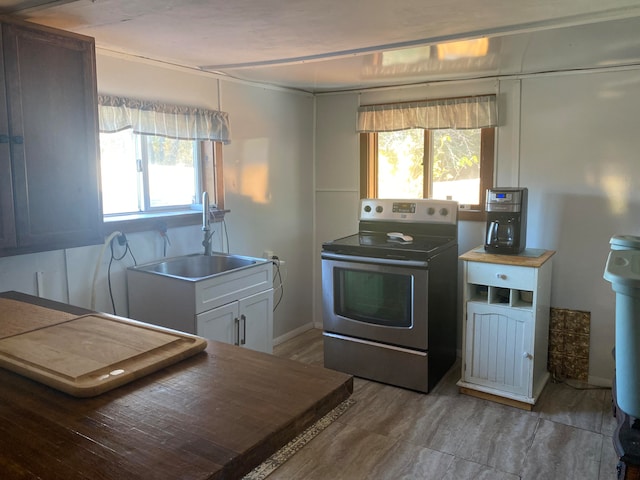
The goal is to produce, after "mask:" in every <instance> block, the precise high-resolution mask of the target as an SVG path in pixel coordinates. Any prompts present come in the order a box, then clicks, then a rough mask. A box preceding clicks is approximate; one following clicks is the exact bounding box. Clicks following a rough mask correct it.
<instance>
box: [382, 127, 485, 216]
mask: <svg viewBox="0 0 640 480" xmlns="http://www.w3.org/2000/svg"><path fill="white" fill-rule="evenodd" d="M425 136H426V137H427V138H426V139H425ZM425 140H428V141H427V142H426V143H427V145H428V151H427V152H426V155H425ZM480 149H481V130H480V129H472V130H448V129H447V130H431V131H426V130H423V129H412V130H402V131H398V132H380V133H378V170H377V171H378V176H377V177H378V178H377V181H378V198H425V197H430V198H436V199H442V200H446V199H448V198H450V199H452V200H456V201H457V202H458V203H461V204H469V205H478V204H479V203H480V153H481V150H480ZM425 166H428V167H429V168H428V170H426V172H425ZM425 173H426V178H427V183H426V185H425ZM425 190H426V191H425Z"/></svg>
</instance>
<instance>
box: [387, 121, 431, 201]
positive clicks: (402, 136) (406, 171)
mask: <svg viewBox="0 0 640 480" xmlns="http://www.w3.org/2000/svg"><path fill="white" fill-rule="evenodd" d="M423 159H424V130H421V129H420V130H418V129H413V130H402V131H399V132H381V133H378V198H423V196H424V195H423V190H424V188H423V186H424V168H423Z"/></svg>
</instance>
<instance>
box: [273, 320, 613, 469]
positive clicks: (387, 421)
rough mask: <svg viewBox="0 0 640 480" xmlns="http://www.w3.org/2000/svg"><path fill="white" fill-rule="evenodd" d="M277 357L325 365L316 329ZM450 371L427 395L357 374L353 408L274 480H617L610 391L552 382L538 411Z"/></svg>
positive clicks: (285, 346) (278, 351)
mask: <svg viewBox="0 0 640 480" xmlns="http://www.w3.org/2000/svg"><path fill="white" fill-rule="evenodd" d="M274 353H275V354H276V355H278V356H281V357H287V358H291V359H294V360H298V361H301V362H305V363H311V364H317V365H322V362H323V359H322V334H321V331H320V330H310V331H308V332H305V333H303V334H302V335H299V336H298V337H296V338H294V339H291V340H289V341H287V342H285V343H283V344H281V345H278V346H277V347H276V348H275V349H274ZM459 371H460V370H459V366H454V368H453V369H451V371H449V373H448V374H447V375H446V376H445V378H444V379H443V380H442V381H441V382H440V383H439V384H438V385H437V386H436V388H435V389H434V390H433V391H432V392H430V393H429V394H426V395H425V394H421V393H417V392H412V391H409V390H404V389H401V388H396V387H392V386H389V385H383V384H379V383H376V382H371V381H367V380H363V379H359V378H356V379H355V382H354V385H355V388H354V393H353V396H352V398H353V399H355V400H356V404H355V405H354V406H352V407H351V408H350V409H349V410H348V411H347V412H346V413H345V414H344V415H342V416H341V417H340V418H338V420H337V421H335V422H334V423H333V424H331V425H330V426H329V427H328V428H327V429H326V430H324V431H323V432H322V433H320V434H319V435H318V436H317V437H316V438H315V439H313V440H312V441H311V442H310V443H309V444H307V445H306V446H305V447H304V448H302V449H301V450H300V451H299V452H298V453H296V454H295V455H294V456H293V457H292V458H291V459H290V460H288V461H287V462H286V463H285V464H284V465H283V466H281V467H280V468H279V469H277V470H276V471H275V472H274V473H272V474H271V475H270V476H269V478H268V480H282V479H331V480H342V479H348V480H356V479H379V480H386V479H394V480H395V479H446V480H453V479H455V480H467V479H468V480H471V479H473V480H478V479H481V480H482V479H486V480H516V479H522V480H555V479H563V480H565V479H566V480H568V479H576V480H615V479H616V463H617V458H616V455H615V452H614V450H613V444H612V439H611V436H612V434H613V431H614V429H615V426H616V422H615V419H614V418H613V417H612V414H611V391H610V390H608V389H590V390H577V389H575V388H572V387H570V386H567V385H565V384H556V383H550V384H548V385H547V386H546V388H545V390H544V392H543V393H542V395H541V398H540V400H539V402H538V404H537V405H536V406H535V407H534V409H533V411H532V412H527V411H524V410H521V409H517V408H514V407H508V406H504V405H500V404H497V403H493V402H490V401H487V400H481V399H478V398H475V397H470V396H467V395H462V394H459V393H458V388H457V387H456V385H455V383H456V381H457V380H458V379H459V377H460V375H459Z"/></svg>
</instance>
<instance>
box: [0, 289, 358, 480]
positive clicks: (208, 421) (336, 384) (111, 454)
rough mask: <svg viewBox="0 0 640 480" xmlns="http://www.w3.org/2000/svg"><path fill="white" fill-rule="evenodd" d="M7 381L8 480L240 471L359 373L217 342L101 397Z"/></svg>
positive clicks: (2, 450)
mask: <svg viewBox="0 0 640 480" xmlns="http://www.w3.org/2000/svg"><path fill="white" fill-rule="evenodd" d="M0 296H2V297H5V298H12V299H16V300H21V301H27V302H31V303H34V304H38V305H41V306H46V307H48V308H56V309H59V310H63V311H68V312H71V313H74V314H84V313H88V311H87V310H85V309H81V308H78V307H72V306H69V305H65V304H61V303H57V302H52V301H49V300H43V299H39V298H37V297H31V296H29V295H25V294H20V293H17V292H5V293H2V294H0ZM0 385H1V387H0V478H2V479H4V480H10V479H14V478H16V479H17V478H20V479H29V478H33V479H35V478H43V479H65V480H75V479H118V480H120V479H128V480H133V479H150V478H153V479H171V480H174V479H178V478H180V479H232V478H240V477H242V476H243V475H244V474H246V473H247V472H249V471H251V470H252V469H253V468H254V467H255V466H257V465H259V464H260V463H261V462H262V461H264V460H265V459H266V458H268V457H269V456H270V455H271V454H272V453H274V452H275V451H277V450H278V449H279V448H280V447H282V446H283V445H284V444H286V443H287V442H288V441H289V440H291V439H292V438H294V437H295V436H296V435H297V434H298V433H300V432H301V431H303V430H304V429H305V428H307V427H308V426H310V425H311V424H313V423H314V422H315V421H317V420H318V419H320V418H321V417H322V416H323V415H325V414H326V413H327V412H329V411H330V410H332V409H333V408H334V407H336V406H337V405H338V404H340V403H341V402H342V401H343V400H345V399H346V398H348V397H349V395H350V394H351V393H352V392H353V378H352V377H351V376H350V375H346V374H343V373H339V372H335V371H332V370H328V369H324V368H322V367H318V366H313V365H306V364H302V363H298V362H294V361H291V360H287V359H281V358H278V357H274V356H271V355H267V354H263V353H260V352H254V351H251V350H247V349H242V348H240V347H236V346H233V345H227V344H224V343H219V342H214V341H210V342H209V346H208V347H207V349H206V350H205V351H204V352H202V353H199V354H196V355H195V356H193V357H191V358H188V359H186V360H183V361H181V362H180V363H177V364H175V365H172V366H170V367H167V368H165V369H163V370H161V371H158V372H156V373H153V374H151V375H149V376H147V377H144V378H141V379H138V380H135V381H134V382H132V383H130V384H127V385H124V386H122V387H118V388H116V389H114V390H112V391H110V392H107V393H104V394H102V395H99V396H97V397H94V398H89V399H80V398H75V397H72V396H69V395H67V394H65V393H61V392H59V391H57V390H54V389H52V388H50V387H47V386H45V385H42V384H39V383H37V382H34V381H32V380H29V379H27V378H24V377H21V376H20V375H17V374H14V373H11V372H9V371H6V370H3V369H0Z"/></svg>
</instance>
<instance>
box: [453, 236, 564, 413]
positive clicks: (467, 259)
mask: <svg viewBox="0 0 640 480" xmlns="http://www.w3.org/2000/svg"><path fill="white" fill-rule="evenodd" d="M554 253H555V252H552V251H544V250H529V251H527V250H525V252H523V254H522V255H495V254H487V253H484V252H483V251H482V250H481V248H477V249H474V250H471V251H470V252H467V253H465V254H463V255H462V256H461V257H460V259H461V260H463V261H464V277H463V278H464V281H463V295H464V298H463V339H462V343H463V345H462V378H461V379H460V381H459V382H458V386H459V387H460V390H461V392H463V393H466V394H470V395H475V396H479V397H482V398H487V399H490V400H494V401H498V402H500V403H506V404H508V405H513V406H516V407H520V408H525V409H531V408H532V407H533V405H534V404H535V402H536V401H537V399H538V396H539V395H540V393H541V392H542V389H543V388H544V386H545V384H546V383H547V381H548V379H549V373H548V371H547V352H548V334H549V310H550V294H551V267H552V262H551V256H552V255H553V254H554Z"/></svg>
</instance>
